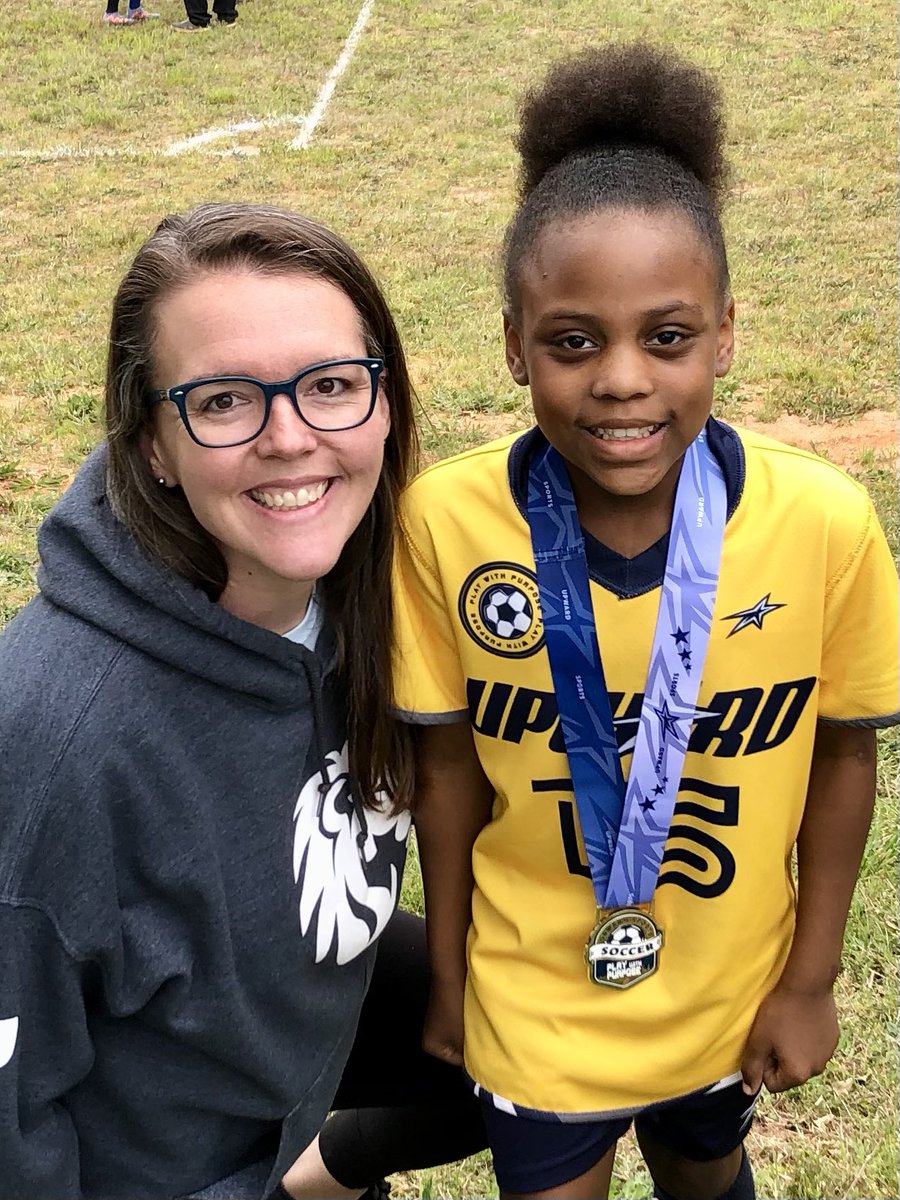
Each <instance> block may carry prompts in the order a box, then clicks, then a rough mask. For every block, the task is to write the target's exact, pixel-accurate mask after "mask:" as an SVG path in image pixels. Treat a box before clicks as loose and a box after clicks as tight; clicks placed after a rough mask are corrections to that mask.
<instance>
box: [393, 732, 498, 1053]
mask: <svg viewBox="0 0 900 1200" xmlns="http://www.w3.org/2000/svg"><path fill="white" fill-rule="evenodd" d="M493 800H494V789H493V787H492V786H491V784H490V782H489V781H488V779H487V777H486V775H485V774H484V771H483V770H482V767H481V762H480V761H479V758H478V754H477V753H476V750H475V743H474V741H473V738H472V729H471V726H470V725H469V723H468V722H467V721H464V722H454V723H453V724H452V725H428V726H422V727H420V728H419V729H418V730H417V733H416V800H415V806H414V810H413V811H414V820H415V825H416V841H417V843H418V847H419V858H420V860H421V863H422V882H423V886H424V891H425V924H426V930H427V935H428V959H429V962H430V964H431V995H430V999H429V1005H428V1014H427V1016H426V1019H425V1029H424V1033H423V1037H422V1045H423V1048H424V1049H425V1050H427V1051H428V1053H429V1054H433V1055H435V1056H436V1057H437V1058H440V1059H443V1060H444V1061H445V1062H450V1063H454V1064H457V1065H462V1061H463V995H464V992H465V984H466V936H467V934H468V931H469V922H470V920H471V916H472V887H473V878H472V847H473V846H474V844H475V839H476V837H477V836H478V834H479V833H480V831H481V830H482V829H483V828H484V826H485V825H486V824H487V822H488V821H489V820H490V817H491V807H492V805H493Z"/></svg>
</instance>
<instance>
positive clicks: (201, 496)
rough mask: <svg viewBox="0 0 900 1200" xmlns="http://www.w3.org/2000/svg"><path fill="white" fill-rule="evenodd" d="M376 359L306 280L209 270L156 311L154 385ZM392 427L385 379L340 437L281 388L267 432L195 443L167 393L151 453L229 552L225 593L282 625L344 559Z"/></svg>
mask: <svg viewBox="0 0 900 1200" xmlns="http://www.w3.org/2000/svg"><path fill="white" fill-rule="evenodd" d="M367 355H368V351H367V347H366V343H365V338H364V335H363V328H362V322H361V320H360V316H359V313H358V312H357V310H356V308H355V306H354V305H353V303H352V301H351V300H350V299H349V297H348V296H347V295H346V293H344V292H343V291H341V289H340V288H338V287H336V286H335V285H334V284H332V283H328V282H326V281H324V280H321V279H316V278H314V277H312V276H309V275H303V274H298V273H292V274H291V273H288V274H283V275H263V274H258V273H255V272H253V271H252V270H249V269H229V270H221V271H216V272H211V273H209V274H206V275H201V276H198V277H197V278H196V279H194V280H193V281H192V282H190V283H189V284H187V285H186V286H185V287H183V288H181V289H179V290H178V291H176V292H174V293H172V294H171V295H169V296H168V297H166V298H165V299H164V300H162V301H161V302H160V304H159V306H158V308H157V311H156V336H155V340H154V344H153V367H154V386H156V387H158V388H170V387H176V386H178V385H180V384H184V383H188V382H190V381H191V380H193V379H199V378H202V377H204V376H212V375H251V376H254V377H255V378H258V379H260V380H263V381H266V382H273V381H275V380H281V379H289V378H291V377H292V376H294V375H296V374H297V372H298V371H300V370H302V369H303V368H304V367H307V366H311V365H313V364H314V363H319V362H325V361H327V360H330V359H340V358H361V357H362V358H365V357H367ZM389 430H390V416H389V410H388V403H387V399H386V397H385V396H384V393H383V391H382V390H381V388H379V393H378V399H377V401H376V405H375V410H374V412H373V413H372V416H371V417H370V418H369V420H368V421H367V422H366V423H365V424H363V425H360V426H358V427H357V428H355V429H348V430H343V431H341V432H327V433H322V432H318V431H316V430H314V429H310V428H309V427H308V426H307V425H305V424H304V423H303V422H302V421H301V420H300V418H299V417H298V416H297V414H296V412H295V411H294V409H293V407H292V406H291V403H290V401H289V400H288V398H287V396H284V395H279V396H276V397H275V399H274V401H273V404H272V409H271V413H270V416H269V421H268V424H267V425H266V427H265V429H264V430H263V431H262V433H261V434H260V435H259V437H257V438H256V440H255V441H252V442H248V443H246V444H245V445H243V446H230V447H224V448H223V447H216V448H209V447H204V446H198V445H197V444H196V442H194V441H193V440H192V439H191V437H190V436H189V434H188V432H187V430H186V429H185V428H184V425H183V423H182V421H181V418H180V416H179V414H178V410H177V409H176V407H175V405H174V404H172V403H169V402H163V403H160V404H157V405H156V406H155V407H154V409H153V424H152V427H151V430H150V433H149V435H148V438H147V441H146V443H145V450H146V455H147V459H148V462H149V465H150V469H151V470H152V471H153V472H154V475H156V476H157V477H164V478H165V481H166V483H167V484H168V485H170V486H174V485H178V486H180V487H181V489H182V491H183V492H184V495H185V497H186V498H187V502H188V504H189V505H190V507H191V510H192V512H193V514H194V516H195V517H196V518H197V520H198V521H199V522H200V524H201V525H202V526H203V528H204V529H205V530H206V532H207V533H208V534H209V535H210V536H211V537H212V538H213V539H214V540H215V542H216V544H217V545H218V547H219V549H220V550H221V552H222V554H223V556H224V558H225V562H226V564H227V567H228V583H227V585H226V588H225V591H224V593H223V595H222V597H221V598H220V601H219V602H220V603H221V604H222V605H223V606H224V607H225V608H227V609H228V610H229V611H230V612H233V613H235V614H236V615H237V616H240V617H242V618H243V619H244V620H248V621H252V622H253V623H254V624H258V625H262V626H264V627H265V628H269V629H273V630H275V631H276V632H282V633H283V632H285V631H286V630H287V629H290V628H291V627H292V626H293V625H295V624H296V623H297V621H298V620H299V619H300V617H301V616H302V614H303V612H304V610H305V608H306V604H307V601H308V599H309V595H310V592H311V590H312V585H313V584H314V583H315V581H316V580H317V579H319V578H320V577H321V576H323V575H325V574H327V572H328V571H330V570H331V568H332V567H333V566H334V565H335V563H336V562H337V560H338V557H339V556H340V553H341V550H342V549H343V547H344V544H345V543H346V541H347V539H348V538H349V537H350V535H351V534H352V533H353V531H354V529H356V527H357V525H358V524H359V522H360V520H361V519H362V517H363V514H364V513H365V511H366V509H367V508H368V506H369V504H370V503H371V500H372V496H373V493H374V491H375V488H376V485H377V483H378V479H379V476H380V474H381V468H382V462H383V459H384V442H385V438H386V437H387V435H388V432H389ZM288 492H290V493H291V496H290V497H288V496H287V495H286V493H288ZM264 495H265V497H266V500H268V503H267V502H266V500H264V499H263V496H264ZM270 505H281V506H280V507H272V506H270Z"/></svg>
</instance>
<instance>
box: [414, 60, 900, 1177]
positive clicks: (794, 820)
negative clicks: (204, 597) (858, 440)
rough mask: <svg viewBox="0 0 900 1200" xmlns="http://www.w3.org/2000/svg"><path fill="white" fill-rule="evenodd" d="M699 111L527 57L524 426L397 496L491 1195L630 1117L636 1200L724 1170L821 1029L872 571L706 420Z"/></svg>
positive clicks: (695, 92)
mask: <svg viewBox="0 0 900 1200" xmlns="http://www.w3.org/2000/svg"><path fill="white" fill-rule="evenodd" d="M722 140H723V128H722V120H721V115H720V102H719V98H718V95H717V92H716V89H715V87H714V86H713V84H712V83H711V82H710V80H709V79H708V78H707V77H706V76H705V75H703V74H701V73H699V72H698V71H696V70H694V69H692V68H691V67H689V66H688V65H686V64H684V63H682V62H681V61H680V60H678V59H677V58H675V57H673V56H671V55H670V54H667V53H663V52H660V51H655V50H653V49H650V48H646V47H643V46H640V45H636V46H628V47H618V48H608V49H605V50H599V51H591V52H588V53H586V54H584V55H583V56H580V57H578V58H575V59H573V60H571V61H568V62H566V63H563V64H562V65H561V66H559V67H557V68H556V69H555V70H553V71H552V72H551V73H550V75H549V76H548V78H547V80H546V82H545V83H544V85H543V87H542V88H541V89H539V90H538V91H537V92H536V93H533V94H532V95H531V96H530V97H529V98H528V100H527V102H526V104H525V107H524V110H523V113H522V118H521V129H520V134H519V142H518V145H519V148H520V150H521V153H522V176H521V180H522V183H521V198H520V204H519V208H518V211H517V212H516V214H515V216H514V218H513V221H512V224H511V226H510V228H509V231H508V233H507V238H506V243H505V288H506V297H505V308H504V329H505V337H506V359H507V363H508V365H509V369H510V371H511V372H512V375H513V378H514V379H515V380H516V382H517V383H518V384H521V385H522V386H528V387H530V389H531V397H532V401H533V405H534V412H535V417H536V420H537V428H535V429H532V430H531V431H529V432H527V433H525V434H522V435H520V436H517V437H510V438H506V439H504V440H502V441H499V442H495V443H493V444H491V445H487V446H483V447H481V448H479V449H476V450H473V451H470V452H469V453H467V454H463V455H461V456H459V457H457V458H455V459H451V460H450V461H448V462H445V463H441V464H438V465H437V466H435V467H432V468H431V469H430V470H428V471H426V472H425V473H424V474H423V475H422V476H420V478H419V479H418V480H417V481H416V482H415V483H414V484H413V485H412V487H411V488H410V490H409V492H408V493H407V496H406V500H405V505H404V510H403V517H402V528H403V531H404V535H405V536H404V538H403V539H402V542H403V546H402V550H401V552H400V554H399V555H398V558H399V562H398V569H397V585H398V586H397V597H398V624H399V643H398V653H397V656H396V660H397V679H398V683H397V696H396V698H397V702H398V703H399V705H400V706H401V708H402V709H404V710H406V716H407V718H408V719H409V720H410V721H412V722H415V723H418V725H419V726H420V727H421V728H420V734H419V751H420V768H421V778H420V780H419V782H418V784H417V789H418V799H417V808H416V818H415V819H416V828H417V831H418V838H419V845H420V849H421V856H422V864H423V871H424V878H425V896H426V905H427V919H428V941H429V947H430V954H431V959H432V971H433V985H432V1000H431V1007H430V1014H429V1020H428V1024H427V1029H426V1041H425V1045H426V1047H427V1048H428V1049H430V1050H431V1051H432V1053H434V1054H436V1055H438V1056H439V1057H442V1058H444V1059H446V1060H449V1061H451V1062H457V1061H462V1057H461V1052H462V1046H463V994H464V992H465V1066H466V1069H467V1071H468V1073H469V1075H470V1076H471V1078H472V1080H473V1081H474V1084H475V1090H476V1092H477V1093H478V1095H479V1096H480V1098H481V1100H482V1103H483V1110H484V1114H485V1119H486V1123H487V1127H488V1136H489V1140H490V1143H491V1147H492V1150H493V1155H494V1165H495V1170H496V1173H497V1177H498V1181H499V1184H500V1189H501V1194H502V1195H503V1196H504V1197H514V1196H520V1195H526V1196H532V1197H547V1198H551V1197H566V1198H571V1200H578V1198H584V1200H587V1198H596V1197H603V1196H606V1195H607V1194H608V1187H609V1179H610V1172H611V1170H612V1162H613V1156H614V1153H615V1144H616V1140H617V1139H618V1138H619V1137H620V1136H621V1134H622V1133H623V1132H624V1131H625V1130H626V1129H627V1128H628V1126H629V1124H630V1123H631V1121H632V1120H634V1122H635V1125H636V1130H637V1136H638V1140H639V1142H640V1146H641V1149H642V1151H643V1154H644V1156H645V1159H646V1161H647V1164H648V1166H649V1169H650V1171H651V1174H652V1176H653V1179H654V1182H655V1187H656V1195H657V1196H658V1197H660V1198H662V1200H665V1198H668V1197H676V1198H677V1200H713V1198H716V1197H722V1198H723V1200H724V1198H726V1197H727V1200H746V1198H748V1197H751V1196H753V1194H754V1188H753V1179H752V1174H751V1171H750V1168H749V1165H748V1162H747V1158H746V1156H745V1154H744V1153H743V1149H742V1143H743V1140H744V1137H745V1135H746V1133H747V1130H748V1128H749V1126H750V1122H751V1118H752V1112H753V1106H754V1101H755V1097H756V1095H757V1093H758V1091H759V1089H760V1086H761V1084H762V1083H765V1084H766V1086H767V1087H768V1088H769V1089H770V1090H771V1091H780V1090H782V1089H784V1088H788V1087H792V1086H794V1085H795V1084H797V1083H800V1082H802V1081H804V1080H805V1079H807V1078H809V1077H810V1076H811V1075H814V1074H816V1073H817V1072H820V1071H821V1070H822V1069H823V1067H824V1066H825V1064H826V1062H827V1061H828V1059H829V1057H830V1056H831V1054H832V1052H833V1051H834V1048H835V1044H836V1042H837V1036H838V1027H837V1021H836V1017H835V1008H834V1001H833V997H832V985H833V983H834V980H835V976H836V974H837V972H838V970H839V965H840V956H841V946H842V936H843V929H844V923H845V919H846V916H847V911H848V906H849V903H850V898H851V893H852V890H853V885H854V881H855V878H856V874H857V869H858V866H859V861H860V856H861V854H862V850H863V846H864V842H865V838H866V832H867V829H868V825H869V819H870V814H871V810H872V803H873V795H874V778H875V729H876V728H877V727H879V726H884V725H888V724H891V723H893V722H895V721H896V719H897V708H898V703H897V701H898V685H897V654H896V646H897V618H896V579H895V577H894V572H893V565H892V562H891V558H890V555H889V553H888V550H887V547H886V545H885V542H884V538H883V535H882V533H881V531H880V529H879V527H878V523H877V520H876V518H875V515H874V512H873V509H872V505H871V503H870V501H869V499H868V498H867V496H866V494H865V492H864V491H863V489H862V488H861V487H859V486H858V485H857V484H856V483H854V482H853V481H852V480H850V479H849V478H848V477H847V476H846V475H844V474H843V473H842V472H841V471H839V470H838V469H837V468H835V467H833V466H831V465H830V464H828V463H826V462H823V461H821V460H819V459H817V458H815V457H813V456H812V455H809V454H805V453H802V452H800V451H797V450H793V449H791V448H790V447H788V446H783V445H780V444H778V443H776V442H773V441H770V440H768V439H766V438H762V437H758V436H755V435H753V434H748V433H745V432H739V431H737V430H735V429H732V428H730V427H728V426H727V425H725V424H723V423H721V422H719V421H717V420H715V419H714V418H712V417H711V416H710V408H711V405H712V400H713V385H714V381H715V379H716V378H717V377H721V376H723V375H725V373H726V372H727V371H728V369H729V366H730V364H731V359H732V351H733V326H734V303H733V300H732V296H731V291H730V284H729V276H728V267H727V261H726V255H725V248H724V244H723V237H722V229H721V225H720V218H719V201H720V196H721V194H722V189H723V182H724V175H725V167H724V162H723V158H722ZM598 643H599V648H598ZM620 759H621V760H622V763H621V765H620ZM623 776H624V778H623ZM626 780H627V783H626ZM795 844H796V847H797V855H798V865H799V894H798V895H795V891H794V885H793V882H792V879H791V872H790V869H789V863H790V859H791V852H792V848H793V847H794V845H795ZM473 886H474V890H473ZM467 941H468V965H467V963H466V942H467Z"/></svg>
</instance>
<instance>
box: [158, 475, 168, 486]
mask: <svg viewBox="0 0 900 1200" xmlns="http://www.w3.org/2000/svg"><path fill="white" fill-rule="evenodd" d="M156 482H157V483H158V484H159V485H160V486H161V487H165V486H166V481H165V479H164V478H163V476H162V475H160V477H159V479H157V481H156Z"/></svg>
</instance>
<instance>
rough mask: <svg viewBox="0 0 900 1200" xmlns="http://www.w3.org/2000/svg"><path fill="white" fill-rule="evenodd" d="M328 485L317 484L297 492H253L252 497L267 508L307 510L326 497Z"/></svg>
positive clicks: (323, 482) (324, 483)
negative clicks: (309, 506) (308, 506)
mask: <svg viewBox="0 0 900 1200" xmlns="http://www.w3.org/2000/svg"><path fill="white" fill-rule="evenodd" d="M327 487H328V484H327V483H326V482H325V481H324V480H323V481H322V483H317V484H315V486H314V487H311V488H302V487H301V488H297V490H296V491H295V492H251V493H250V495H251V496H252V497H253V499H254V500H255V501H256V502H257V504H263V505H265V507H266V508H306V507H307V505H309V504H313V503H314V502H315V501H316V500H321V498H322V497H323V496H324V495H325V491H326V489H327Z"/></svg>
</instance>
